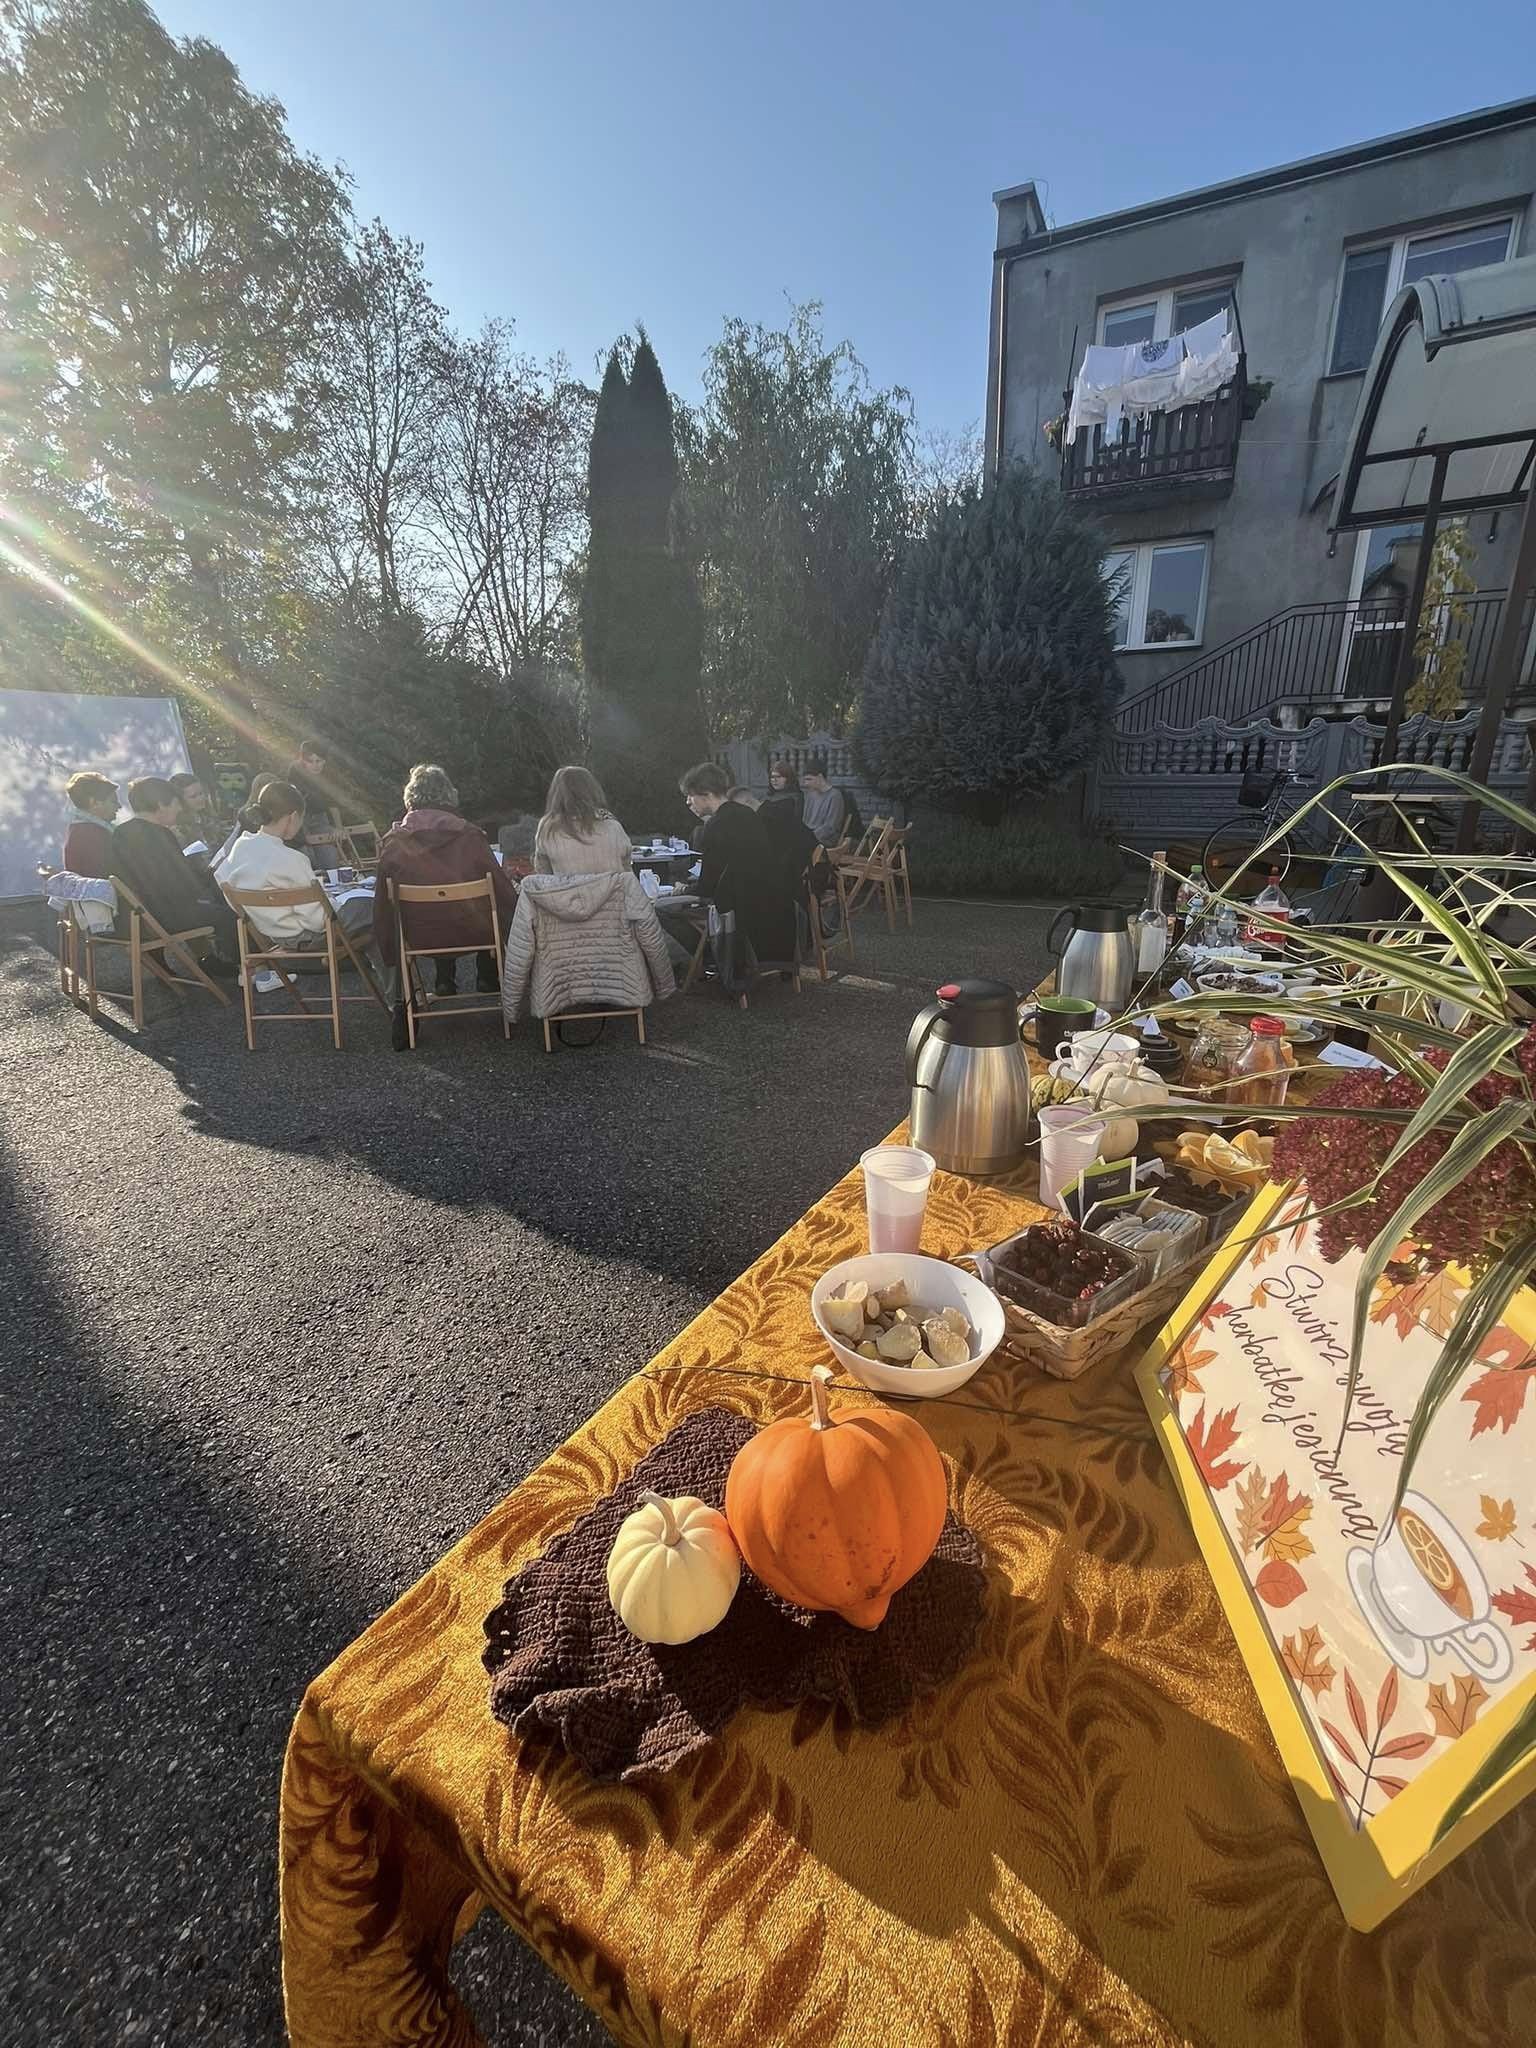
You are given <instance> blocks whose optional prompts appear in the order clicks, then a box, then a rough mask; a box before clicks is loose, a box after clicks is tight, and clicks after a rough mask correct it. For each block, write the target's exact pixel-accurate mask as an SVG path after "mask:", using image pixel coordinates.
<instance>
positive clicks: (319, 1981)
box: [280, 1700, 484, 2048]
mask: <svg viewBox="0 0 1536 2048" xmlns="http://www.w3.org/2000/svg"><path fill="white" fill-rule="evenodd" d="M280 1837H281V1856H280V1891H281V1907H282V1941H283V2001H284V2005H285V2007H286V2010H287V2018H288V2035H289V2041H290V2043H291V2048H484V2043H483V2039H482V2036H481V2035H480V2033H479V2031H478V2029H477V2028H476V2026H475V2023H474V2021H473V2020H472V2019H471V2018H470V2016H469V2014H468V2012H467V2011H466V2010H465V2008H464V2007H463V2005H462V2004H461V2003H460V2002H459V1999H458V1997H457V1995H456V1993H455V1992H454V1990H453V1987H452V1985H451V1984H450V1983H449V1981H448V1957H449V1954H450V1952H451V1950H452V1948H453V1944H454V1940H455V1938H456V1937H457V1935H458V1934H459V1933H461V1932H462V1931H463V1930H464V1929H465V1928H466V1927H467V1926H468V1925H469V1923H470V1921H471V1920H472V1919H473V1916H474V1909H475V1907H476V1905H477V1903H478V1894H477V1893H476V1890H475V1887H474V1885H473V1884H472V1883H471V1882H470V1880H469V1879H468V1878H466V1877H465V1876H464V1874H463V1873H462V1872H461V1871H460V1870H458V1869H456V1868H455V1867H454V1866H453V1865H452V1864H450V1863H449V1862H448V1860H447V1859H446V1858H445V1857H444V1856H443V1855H442V1854H441V1853H440V1852H439V1850H438V1849H437V1847H436V1846H435V1844H434V1843H433V1841H432V1840H431V1839H430V1838H429V1836H428V1835H427V1834H426V1833H425V1831H424V1830H423V1829H421V1828H420V1827H418V1826H416V1825H415V1824H414V1823H413V1822H412V1821H411V1820H409V1819H408V1818H407V1817H406V1816H405V1815H403V1814H401V1813H399V1812H397V1811H396V1809H395V1808H394V1807H393V1806H391V1805H390V1804H389V1803H388V1802H387V1801H386V1800H385V1799H383V1798H382V1797H381V1796H380V1795H379V1794H378V1793H377V1792H375V1791H374V1790H373V1788H372V1787H371V1786H370V1785H368V1784H367V1783H366V1782H365V1781H364V1780H363V1779H362V1778H360V1777H358V1776H357V1775H356V1773H355V1772H354V1771H353V1770H352V1769H351V1768H350V1767H349V1766H348V1765H347V1764H346V1763H345V1762H344V1761H343V1760H342V1759H341V1758H339V1757H338V1756H337V1755H336V1754H335V1753H334V1751H333V1750H332V1749H331V1747H330V1744H329V1742H328V1741H327V1739H326V1735H325V1729H324V1724H323V1721H322V1719H321V1717H320V1715H319V1714H318V1713H317V1712H316V1710H315V1709H314V1708H313V1707H312V1706H311V1704H310V1702H309V1701H308V1700H306V1701H305V1702H304V1704H303V1706H302V1707H301V1708H300V1709H299V1716H298V1719H297V1720H296V1721H295V1723H294V1727H293V1733H292V1735H291V1736H290V1738H289V1742H288V1754H287V1757H286V1758H285V1760H284V1764H283V1791H282V1809H281V1819H280Z"/></svg>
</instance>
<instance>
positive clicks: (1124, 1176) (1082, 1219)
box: [1061, 1159, 1139, 1230]
mask: <svg viewBox="0 0 1536 2048" xmlns="http://www.w3.org/2000/svg"><path fill="white" fill-rule="evenodd" d="M1138 1163H1139V1162H1138V1161H1136V1160H1134V1159H1096V1160H1095V1161H1094V1162H1093V1164H1092V1165H1091V1166H1085V1167H1084V1168H1083V1170H1082V1172H1081V1173H1080V1174H1079V1175H1078V1176H1077V1178H1076V1180H1074V1181H1070V1182H1069V1183H1068V1184H1067V1186H1066V1187H1064V1188H1063V1189H1062V1191H1061V1206H1062V1208H1063V1209H1065V1210H1066V1212H1067V1214H1068V1215H1069V1216H1070V1217H1071V1218H1072V1221H1073V1222H1074V1223H1075V1224H1076V1225H1077V1226H1078V1228H1079V1229H1080V1230H1088V1229H1092V1228H1094V1227H1096V1226H1094V1225H1091V1224H1090V1223H1089V1222H1088V1221H1087V1220H1086V1219H1087V1217H1088V1215H1089V1213H1090V1211H1091V1210H1093V1209H1095V1208H1097V1207H1100V1206H1102V1204H1104V1203H1105V1202H1108V1201H1120V1200H1123V1199H1124V1198H1125V1197H1126V1196H1128V1195H1132V1194H1134V1193H1135V1189H1136V1169H1137V1165H1138Z"/></svg>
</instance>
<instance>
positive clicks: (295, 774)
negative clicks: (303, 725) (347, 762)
mask: <svg viewBox="0 0 1536 2048" xmlns="http://www.w3.org/2000/svg"><path fill="white" fill-rule="evenodd" d="M326 760H327V755H326V751H325V749H324V747H322V746H321V745H320V743H319V741H318V740H301V741H300V742H299V751H298V754H297V755H296V757H295V758H294V759H293V760H292V761H290V762H289V764H288V766H287V767H286V768H285V769H284V770H283V777H282V779H283V781H284V782H286V783H287V784H288V785H289V787H290V788H292V789H296V790H297V791H298V792H299V795H300V797H301V798H302V799H303V803H304V823H303V826H302V827H301V829H300V832H299V837H298V839H297V841H296V842H295V844H296V847H297V849H298V851H299V852H300V853H303V852H304V851H305V850H306V848H309V849H310V856H309V857H310V863H311V865H312V866H313V867H314V868H315V869H316V870H318V871H323V870H324V869H326V868H333V867H335V865H336V849H335V847H334V846H331V845H328V844H325V843H322V842H320V841H319V840H318V839H316V842H315V844H314V846H313V847H312V848H310V841H311V838H312V837H314V835H316V834H318V833H321V832H334V831H335V829H336V820H335V818H334V817H333V816H332V814H331V796H330V792H329V791H328V790H327V789H326V788H325V786H324V783H323V780H322V778H323V777H324V775H325V765H326Z"/></svg>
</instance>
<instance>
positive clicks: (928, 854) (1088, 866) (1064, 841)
mask: <svg viewBox="0 0 1536 2048" xmlns="http://www.w3.org/2000/svg"><path fill="white" fill-rule="evenodd" d="M908 848H909V858H910V860H911V863H912V886H913V888H914V889H916V890H918V891H919V892H920V893H921V894H923V895H925V896H1046V897H1052V896H1059V897H1061V898H1062V899H1063V900H1065V899H1066V898H1067V897H1071V896H1076V897H1082V896H1087V895H1093V894H1096V893H1102V892H1103V891H1105V890H1112V889H1114V888H1115V887H1116V886H1117V884H1118V883H1119V882H1120V881H1121V879H1122V876H1123V873H1124V868H1123V862H1122V858H1121V855H1120V852H1119V849H1118V848H1117V847H1116V845H1115V844H1114V841H1113V839H1112V838H1111V837H1110V835H1109V834H1108V832H1107V831H1097V830H1095V829H1093V828H1092V827H1091V826H1090V827H1082V826H1075V827H1074V826H1070V825H1067V824H1064V823H1063V822H1062V821H1061V820H1059V819H1052V818H1050V817H1040V816H1038V815H1037V816H1034V817H1029V816H1019V817H1007V818H1004V819H1003V821H1002V823H1001V824H999V825H995V826H987V825H978V824H976V823H975V822H974V820H972V819H970V818H957V817H952V816H948V815H944V814H941V813H937V812H919V813H918V814H917V816H916V817H915V818H914V820H913V824H912V836H911V838H910V840H909V841H908Z"/></svg>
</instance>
